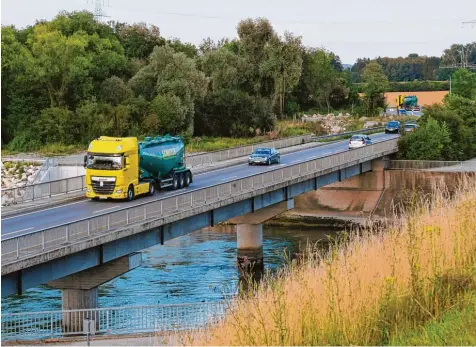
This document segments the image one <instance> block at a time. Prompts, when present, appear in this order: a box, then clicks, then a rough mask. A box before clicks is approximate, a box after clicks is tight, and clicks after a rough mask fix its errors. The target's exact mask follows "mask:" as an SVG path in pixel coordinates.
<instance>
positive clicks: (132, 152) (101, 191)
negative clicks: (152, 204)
mask: <svg viewBox="0 0 476 347" xmlns="http://www.w3.org/2000/svg"><path fill="white" fill-rule="evenodd" d="M84 165H85V168H86V197H88V198H91V199H93V200H97V199H107V198H113V199H127V200H133V199H134V197H135V196H136V195H139V194H143V193H147V192H149V193H150V194H154V192H155V187H154V183H153V181H152V180H151V181H146V182H140V181H139V177H140V176H139V144H138V141H137V138H135V137H125V138H115V137H108V136H101V137H99V138H98V139H96V140H93V141H92V142H91V144H90V145H89V148H88V153H87V154H86V156H85V157H84Z"/></svg>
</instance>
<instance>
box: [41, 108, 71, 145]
mask: <svg viewBox="0 0 476 347" xmlns="http://www.w3.org/2000/svg"><path fill="white" fill-rule="evenodd" d="M78 123H79V121H78V119H77V118H76V117H75V116H74V114H73V112H72V111H70V110H68V109H67V108H64V107H51V108H46V109H44V110H42V111H41V114H40V116H39V117H38V119H37V120H36V122H35V133H36V134H37V136H38V138H39V139H41V141H42V142H43V143H44V144H47V143H64V144H73V143H77V142H78V140H79V128H78V125H79V124H78Z"/></svg>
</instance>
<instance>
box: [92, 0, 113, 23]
mask: <svg viewBox="0 0 476 347" xmlns="http://www.w3.org/2000/svg"><path fill="white" fill-rule="evenodd" d="M87 2H88V3H89V0H87ZM93 2H94V18H95V19H96V20H97V21H98V22H102V20H103V18H106V17H109V16H108V15H107V14H106V12H104V10H103V6H105V5H106V0H91V3H93ZM107 6H109V0H107Z"/></svg>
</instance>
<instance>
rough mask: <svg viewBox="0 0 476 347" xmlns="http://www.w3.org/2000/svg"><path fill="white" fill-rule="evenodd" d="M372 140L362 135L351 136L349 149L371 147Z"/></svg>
mask: <svg viewBox="0 0 476 347" xmlns="http://www.w3.org/2000/svg"><path fill="white" fill-rule="evenodd" d="M371 144H372V140H371V139H370V137H368V136H367V135H364V134H357V135H353V136H352V137H351V138H350V140H349V149H354V148H360V147H364V146H367V145H371Z"/></svg>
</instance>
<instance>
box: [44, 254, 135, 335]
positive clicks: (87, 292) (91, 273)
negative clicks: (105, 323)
mask: <svg viewBox="0 0 476 347" xmlns="http://www.w3.org/2000/svg"><path fill="white" fill-rule="evenodd" d="M141 263H142V253H132V254H129V255H126V256H124V257H121V258H117V259H115V260H111V261H109V262H107V263H103V264H101V265H98V266H95V267H92V268H90V269H87V270H84V271H81V272H78V273H75V274H72V275H69V276H66V277H63V278H60V279H57V280H54V281H51V282H48V285H49V286H51V287H53V288H56V289H61V290H62V294H61V295H62V310H63V311H68V310H75V311H74V312H63V319H62V326H63V332H68V333H73V332H78V333H81V332H82V331H83V320H84V319H86V318H89V319H92V320H94V321H95V323H96V327H97V328H99V319H100V317H99V314H98V312H97V311H93V310H92V309H95V308H97V307H98V287H99V286H100V285H101V284H104V283H106V282H109V281H111V280H113V279H114V278H116V277H118V276H121V275H123V274H124V273H126V272H128V271H130V270H132V269H135V268H136V267H138V266H140V265H141ZM77 310H82V311H77Z"/></svg>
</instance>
